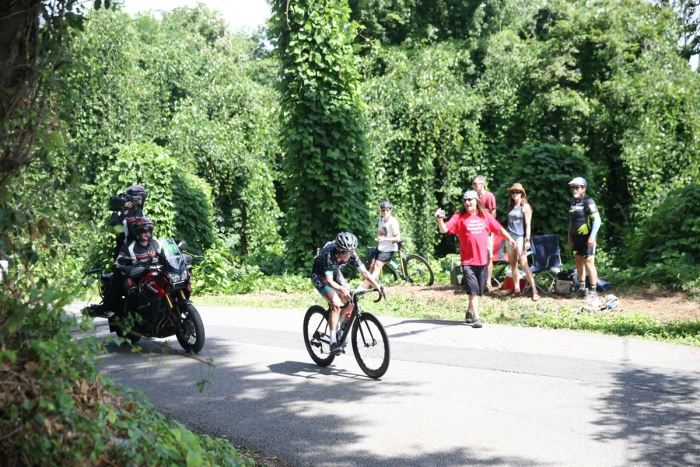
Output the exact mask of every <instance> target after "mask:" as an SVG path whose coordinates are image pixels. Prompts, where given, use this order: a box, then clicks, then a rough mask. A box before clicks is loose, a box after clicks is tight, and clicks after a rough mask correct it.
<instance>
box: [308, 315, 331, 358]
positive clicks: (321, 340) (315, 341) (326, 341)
mask: <svg viewBox="0 0 700 467" xmlns="http://www.w3.org/2000/svg"><path fill="white" fill-rule="evenodd" d="M304 344H305V345H306V350H307V351H308V352H309V355H310V356H311V358H312V359H313V361H314V362H316V364H317V365H319V366H328V365H330V364H331V362H333V359H334V358H335V354H333V353H331V335H330V326H329V324H328V310H326V309H324V308H322V307H320V306H318V305H314V306H312V307H311V308H309V309H308V310H307V311H306V315H304Z"/></svg>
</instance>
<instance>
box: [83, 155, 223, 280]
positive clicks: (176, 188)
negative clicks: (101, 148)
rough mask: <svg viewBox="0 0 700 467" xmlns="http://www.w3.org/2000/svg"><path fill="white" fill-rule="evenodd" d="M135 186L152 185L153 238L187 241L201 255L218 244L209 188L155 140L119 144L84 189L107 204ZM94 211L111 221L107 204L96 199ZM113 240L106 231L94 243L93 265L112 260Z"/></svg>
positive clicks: (148, 211) (149, 213) (147, 209)
mask: <svg viewBox="0 0 700 467" xmlns="http://www.w3.org/2000/svg"><path fill="white" fill-rule="evenodd" d="M132 184H137V185H141V186H144V187H146V188H147V189H148V199H147V200H146V203H145V205H144V213H145V215H146V216H147V217H148V218H149V219H151V220H152V221H153V223H154V225H155V229H154V236H156V237H175V238H176V239H177V240H185V241H187V243H188V245H187V249H188V250H189V251H192V252H193V253H195V254H196V255H202V254H203V252H204V250H205V249H206V248H209V247H210V246H211V245H212V244H213V243H214V242H215V236H214V228H213V208H212V200H211V192H210V188H209V186H208V185H207V184H206V183H204V181H202V180H201V179H199V178H197V177H196V176H194V175H191V174H188V173H186V172H184V171H183V167H182V166H181V164H178V161H177V160H176V159H174V158H172V157H171V156H170V155H168V153H167V152H166V151H165V150H164V149H162V148H160V147H158V146H156V145H155V144H153V143H148V144H131V145H128V146H122V147H120V148H119V152H118V153H116V154H115V155H114V156H113V157H112V158H111V159H110V160H109V162H108V164H107V166H106V167H105V168H104V170H103V171H101V172H100V173H99V174H98V176H97V177H96V179H95V184H94V185H89V186H85V187H84V190H85V192H86V193H88V195H89V196H90V197H91V198H92V199H94V200H105V201H104V202H106V201H107V200H109V196H110V195H113V194H116V193H120V192H123V191H124V190H125V189H126V188H127V187H128V186H130V185H132ZM92 210H93V211H92V216H91V217H93V218H95V219H100V218H101V219H103V220H104V221H103V222H104V224H103V225H105V224H106V223H107V222H108V220H109V216H110V214H109V213H105V211H106V209H105V204H103V203H95V204H93V205H92ZM112 243H113V240H112V234H109V233H108V232H107V231H106V229H105V230H104V233H103V234H102V235H100V240H99V241H98V242H95V243H93V244H91V252H92V253H91V256H90V258H91V260H92V262H91V264H90V265H89V266H92V265H98V264H105V262H108V261H109V260H111V259H112V257H111V254H110V253H111V248H112V247H111V244H112ZM84 246H85V245H81V247H84Z"/></svg>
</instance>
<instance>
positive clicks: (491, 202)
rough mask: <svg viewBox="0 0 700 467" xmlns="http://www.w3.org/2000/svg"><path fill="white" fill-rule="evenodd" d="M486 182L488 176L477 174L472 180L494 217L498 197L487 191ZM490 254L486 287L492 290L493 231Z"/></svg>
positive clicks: (483, 202)
mask: <svg viewBox="0 0 700 467" xmlns="http://www.w3.org/2000/svg"><path fill="white" fill-rule="evenodd" d="M485 184H486V177H484V176H483V175H477V176H476V177H474V180H472V187H473V188H474V190H475V191H476V193H477V194H478V195H479V201H481V205H482V206H483V207H484V210H485V211H486V212H488V213H489V214H491V215H492V216H493V217H494V219H495V218H496V197H495V196H494V195H493V193H491V192H490V191H486V190H485V189H484V185H485ZM487 248H488V255H489V258H488V260H489V262H488V269H487V273H486V287H487V288H488V290H491V276H492V275H493V260H492V258H493V233H489V240H488V245H487Z"/></svg>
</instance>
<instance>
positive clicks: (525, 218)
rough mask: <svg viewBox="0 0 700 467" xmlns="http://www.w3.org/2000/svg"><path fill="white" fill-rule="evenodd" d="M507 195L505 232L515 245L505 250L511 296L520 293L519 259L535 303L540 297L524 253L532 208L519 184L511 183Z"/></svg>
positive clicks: (528, 241) (528, 240) (528, 239)
mask: <svg viewBox="0 0 700 467" xmlns="http://www.w3.org/2000/svg"><path fill="white" fill-rule="evenodd" d="M508 195H510V205H509V206H508V228H507V229H506V230H508V233H509V234H510V236H511V237H513V240H515V243H516V244H517V245H516V248H506V251H507V252H508V261H510V268H511V270H512V273H513V276H512V277H513V284H514V286H513V294H512V296H513V297H514V298H515V297H517V296H519V295H520V293H521V291H520V280H519V279H520V273H519V272H518V259H520V265H521V266H522V268H523V271H525V275H526V276H527V280H528V281H529V282H530V286H531V287H532V300H533V301H535V302H536V301H537V300H539V299H540V296H539V295H538V293H537V286H536V285H535V277H534V276H533V275H532V271H530V266H529V265H528V264H527V254H526V253H525V252H526V251H527V250H528V249H529V248H530V232H531V225H532V206H530V203H529V202H528V201H527V193H526V192H525V188H523V186H522V185H521V184H520V183H513V186H511V187H510V188H508Z"/></svg>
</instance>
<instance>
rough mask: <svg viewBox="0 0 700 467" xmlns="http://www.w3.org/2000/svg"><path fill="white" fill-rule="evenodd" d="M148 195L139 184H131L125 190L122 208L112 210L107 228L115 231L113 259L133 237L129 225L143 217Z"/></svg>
mask: <svg viewBox="0 0 700 467" xmlns="http://www.w3.org/2000/svg"><path fill="white" fill-rule="evenodd" d="M146 197H148V191H147V190H146V189H145V188H144V187H142V186H139V185H132V186H130V187H129V188H127V190H126V198H127V199H128V201H126V202H125V203H124V209H123V210H121V211H117V212H114V213H113V214H112V218H111V219H110V220H109V222H108V223H107V229H108V230H109V231H110V232H116V234H117V237H116V239H115V246H114V259H115V260H116V259H117V256H118V255H119V252H120V251H121V249H122V246H124V243H128V242H130V241H131V240H133V239H134V235H133V233H132V232H131V227H132V225H133V223H134V222H135V221H136V219H139V218H142V217H144V215H143V203H144V201H145V200H146Z"/></svg>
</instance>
